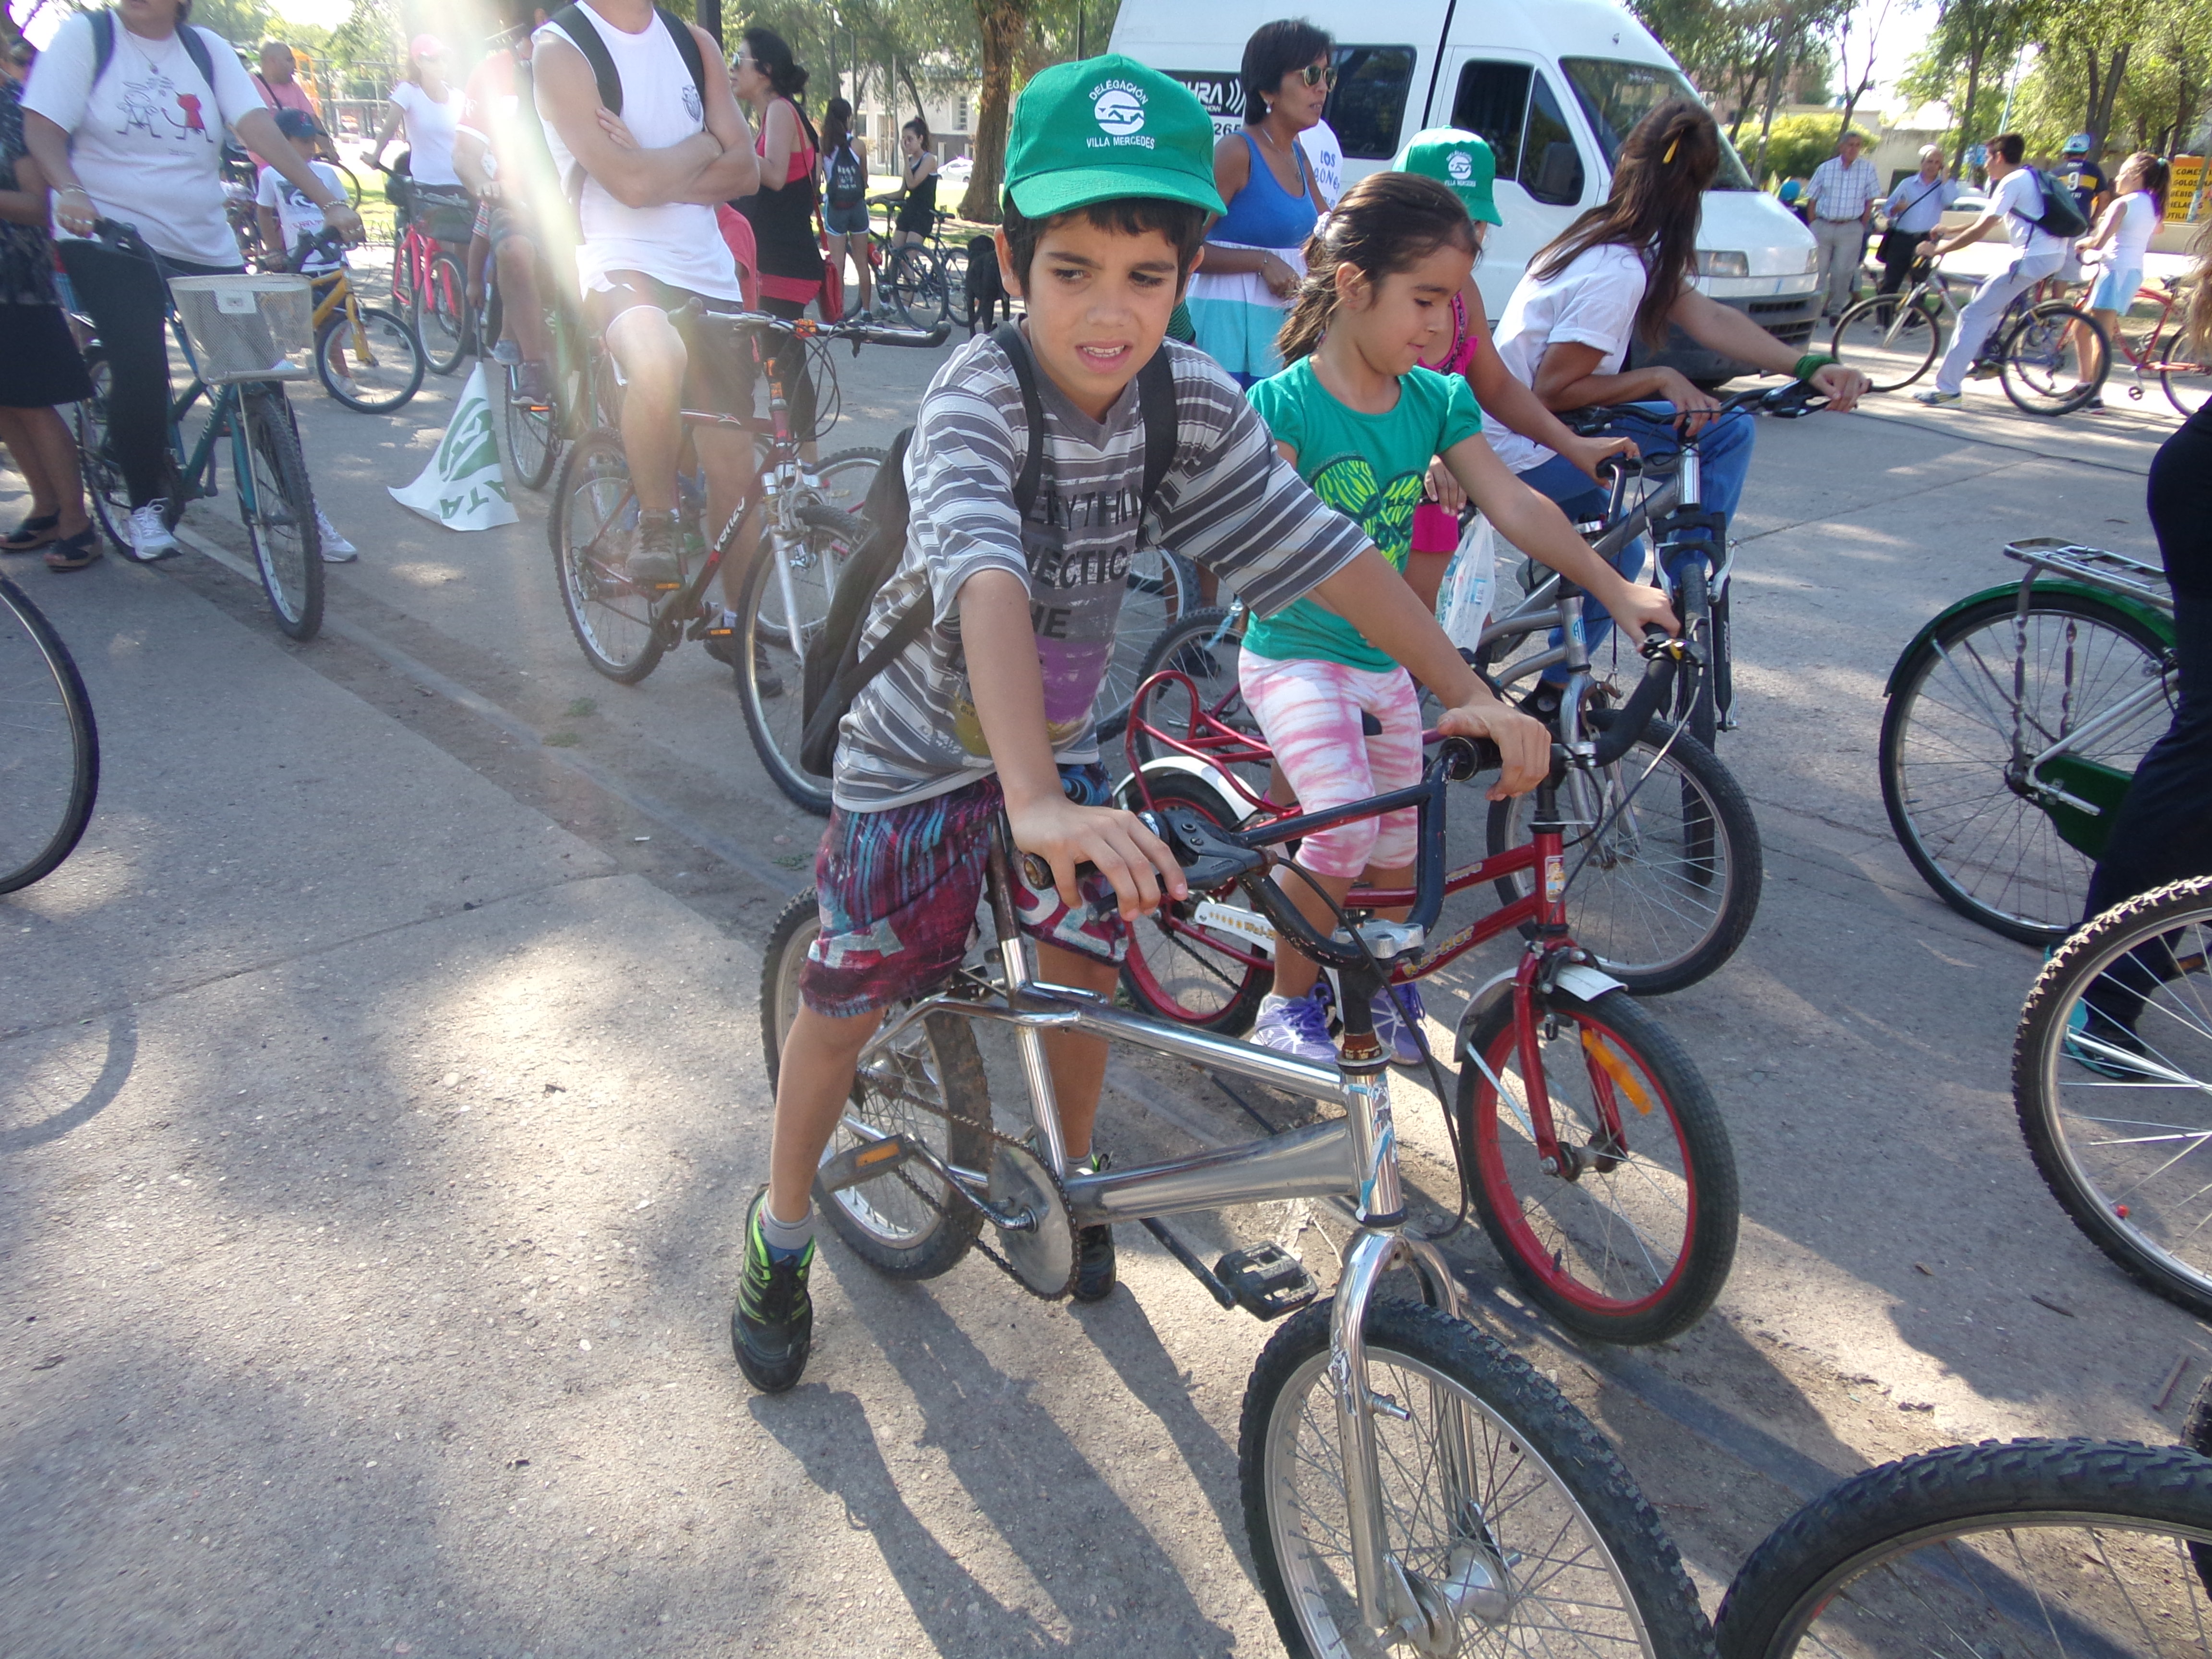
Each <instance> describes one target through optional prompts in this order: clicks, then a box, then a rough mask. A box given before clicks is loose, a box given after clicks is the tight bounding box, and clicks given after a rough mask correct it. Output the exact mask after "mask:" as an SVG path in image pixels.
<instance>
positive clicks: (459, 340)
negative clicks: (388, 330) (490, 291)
mask: <svg viewBox="0 0 2212 1659" xmlns="http://www.w3.org/2000/svg"><path fill="white" fill-rule="evenodd" d="M428 287H429V292H428V296H427V298H428V304H426V305H424V306H423V307H422V309H421V314H420V316H419V317H418V318H417V320H416V337H417V338H418V339H420V340H421V341H422V352H423V356H424V358H425V360H426V361H427V362H428V363H429V365H430V372H431V373H432V374H452V373H453V371H454V370H455V369H457V368H459V367H460V366H461V359H462V358H464V357H465V356H468V355H469V317H468V305H467V302H466V301H465V298H464V297H463V296H465V295H466V294H467V292H468V283H467V282H466V281H465V278H464V277H463V276H462V275H461V267H460V263H459V261H458V260H457V259H455V258H453V255H452V254H450V253H445V252H439V253H435V254H433V255H432V256H431V258H430V270H429V276H428Z"/></svg>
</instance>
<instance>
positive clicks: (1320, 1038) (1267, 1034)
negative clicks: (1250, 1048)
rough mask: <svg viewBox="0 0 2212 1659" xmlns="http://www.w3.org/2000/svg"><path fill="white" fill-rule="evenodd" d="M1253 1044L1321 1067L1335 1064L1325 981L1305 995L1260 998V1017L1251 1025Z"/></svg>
mask: <svg viewBox="0 0 2212 1659" xmlns="http://www.w3.org/2000/svg"><path fill="white" fill-rule="evenodd" d="M1252 1041H1253V1042H1256V1043H1258V1044H1259V1045H1260V1046H1261V1048H1273V1049H1276V1050H1278V1051H1279V1052H1281V1053H1283V1054H1296V1055H1297V1057H1298V1058H1299V1059H1300V1060H1315V1061H1317V1062H1318V1063H1320V1064H1321V1065H1323V1066H1334V1065H1335V1064H1336V1044H1335V1043H1334V1042H1331V1041H1329V1036H1328V989H1327V985H1326V981H1324V982H1323V983H1321V984H1316V986H1315V987H1314V988H1313V989H1312V990H1310V991H1309V992H1308V993H1307V994H1305V995H1304V996H1302V997H1297V998H1295V999H1294V998H1291V997H1279V996H1277V995H1276V994H1274V993H1273V992H1272V991H1270V992H1269V993H1268V994H1267V995H1266V996H1264V997H1262V998H1261V999H1260V1018H1258V1019H1257V1020H1255V1022H1254V1023H1253V1025H1252Z"/></svg>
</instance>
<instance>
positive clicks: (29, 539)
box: [0, 513, 62, 553]
mask: <svg viewBox="0 0 2212 1659" xmlns="http://www.w3.org/2000/svg"><path fill="white" fill-rule="evenodd" d="M61 523H62V515H61V514H60V513H40V514H39V516H38V517H37V518H35V519H26V520H23V522H22V523H21V524H19V525H17V526H15V528H14V529H13V530H11V531H9V532H8V537H7V539H6V540H4V541H0V550H5V551H7V552H9V553H28V552H31V551H33V550H36V549H38V548H41V547H44V546H45V545H46V544H47V543H48V542H51V541H58V540H59V539H60V538H59V537H58V535H56V533H55V532H57V531H58V530H59V529H60V528H61Z"/></svg>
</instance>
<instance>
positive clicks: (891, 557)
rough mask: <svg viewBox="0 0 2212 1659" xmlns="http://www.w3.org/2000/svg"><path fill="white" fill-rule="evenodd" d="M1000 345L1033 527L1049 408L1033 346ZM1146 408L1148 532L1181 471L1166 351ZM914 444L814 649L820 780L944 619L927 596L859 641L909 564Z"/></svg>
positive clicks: (876, 487) (877, 499)
mask: <svg viewBox="0 0 2212 1659" xmlns="http://www.w3.org/2000/svg"><path fill="white" fill-rule="evenodd" d="M991 337H992V339H994V340H995V341H996V342H998V345H999V349H1000V350H1001V351H1004V352H1005V353H1006V356H1007V359H1008V360H1009V361H1010V362H1012V364H1013V368H1014V378H1015V379H1016V380H1018V381H1019V382H1020V384H1021V389H1022V419H1023V422H1024V424H1025V425H1026V426H1027V427H1028V428H1029V431H1028V440H1029V448H1028V452H1027V453H1025V454H1024V456H1023V458H1022V470H1021V472H1020V474H1019V476H1018V477H1016V478H1015V480H1014V507H1015V509H1016V510H1017V511H1018V513H1020V514H1021V517H1022V520H1023V521H1024V523H1026V522H1027V521H1028V520H1029V516H1030V508H1031V507H1034V506H1036V498H1037V489H1038V488H1039V486H1040V485H1041V484H1042V482H1043V476H1044V441H1043V433H1044V400H1043V399H1042V398H1040V397H1039V396H1038V395H1037V383H1036V360H1035V359H1034V358H1032V357H1031V356H1030V348H1029V342H1028V341H1026V340H1024V338H1023V337H1022V333H1021V330H1020V329H1019V328H1018V327H1017V326H1016V325H1014V324H1012V323H1001V324H1000V325H999V326H998V327H997V328H995V329H994V330H992V331H991ZM1137 400H1138V405H1139V409H1140V410H1141V411H1142V413H1143V416H1144V422H1145V491H1144V495H1143V499H1142V505H1141V506H1140V507H1139V509H1138V523H1139V527H1140V533H1141V526H1142V525H1143V522H1144V515H1145V514H1146V513H1150V512H1151V511H1152V502H1153V501H1154V500H1155V499H1156V498H1157V497H1158V495H1159V490H1160V486H1161V484H1162V483H1164V482H1166V479H1167V475H1168V468H1169V467H1170V466H1171V465H1174V464H1175V452H1176V422H1177V419H1178V412H1177V409H1176V384H1175V366H1174V365H1173V364H1172V363H1171V362H1170V361H1169V359H1168V353H1167V350H1166V349H1165V348H1164V347H1163V348H1162V349H1160V350H1158V351H1157V352H1155V353H1153V354H1152V362H1148V363H1146V365H1145V366H1144V368H1142V369H1140V370H1139V371H1138V374H1137ZM913 438H914V428H912V427H908V428H906V430H904V431H903V432H902V433H900V434H899V435H898V436H897V437H896V438H894V439H892V440H891V445H890V452H889V453H887V454H886V455H885V456H884V464H883V466H882V468H881V469H880V470H879V471H878V472H877V474H876V477H875V482H874V483H871V484H870V485H869V486H868V499H867V501H866V504H865V505H864V506H863V507H861V509H860V516H861V519H862V520H863V522H864V523H865V524H866V532H865V533H864V534H863V535H862V536H861V538H860V545H859V546H858V547H856V548H854V550H853V554H852V556H851V558H849V559H848V561H847V562H846V564H845V568H844V571H843V573H842V574H841V575H840V576H839V577H838V580H837V591H836V593H835V594H834V595H833V596H832V597H831V599H830V601H829V617H828V618H827V620H826V621H824V623H823V626H822V631H821V632H820V633H819V634H817V635H815V637H814V638H813V639H812V640H811V641H810V642H809V643H808V645H807V647H806V664H805V693H804V696H805V701H804V702H803V703H802V705H801V708H802V711H803V713H804V714H805V720H806V728H805V736H804V737H802V738H800V739H799V763H800V764H801V765H802V766H804V767H805V769H807V770H808V771H810V772H811V773H813V774H814V775H816V776H817V777H827V776H828V775H829V769H830V766H831V763H833V762H834V760H835V759H836V753H837V726H838V723H839V722H840V721H841V720H843V719H844V718H845V714H846V711H847V710H848V709H849V708H852V706H853V699H854V697H856V696H859V695H860V689H861V688H862V687H863V686H865V685H866V684H867V683H868V682H869V681H870V680H872V679H873V678H876V676H877V675H878V674H880V673H882V672H883V671H884V669H886V668H888V667H890V665H891V664H892V662H893V661H895V660H896V659H897V658H898V656H899V654H900V653H902V652H903V651H904V650H905V649H906V648H907V647H908V646H910V645H912V644H913V643H914V642H915V641H916V640H918V639H920V638H921V636H922V634H923V632H924V631H925V630H926V629H928V627H929V625H930V624H931V623H933V622H935V621H936V620H937V610H936V605H935V604H934V602H933V600H932V599H931V598H930V596H929V592H928V590H927V589H926V588H925V589H924V590H923V591H922V593H921V597H920V598H918V599H915V601H914V603H913V604H912V605H908V607H907V608H906V609H905V610H904V611H902V612H901V613H900V614H899V617H898V619H897V621H896V622H894V623H892V624H891V626H890V631H889V632H888V633H886V634H885V635H884V636H883V638H881V639H880V640H878V641H876V643H875V645H874V646H873V647H872V648H871V649H870V650H869V652H868V654H867V655H866V656H865V657H863V656H861V655H860V635H861V634H862V632H863V631H864V630H865V629H866V626H867V621H868V613H869V611H871V610H872V609H873V608H874V605H875V600H876V594H877V592H878V590H880V589H881V588H882V586H883V585H884V583H885V582H887V581H889V580H890V578H891V576H892V575H893V574H894V573H896V571H897V569H898V568H899V562H900V561H901V560H902V558H904V557H905V556H906V532H907V517H908V511H909V507H910V503H909V502H908V499H907V493H906V454H907V448H908V445H909V444H910V443H911V441H913Z"/></svg>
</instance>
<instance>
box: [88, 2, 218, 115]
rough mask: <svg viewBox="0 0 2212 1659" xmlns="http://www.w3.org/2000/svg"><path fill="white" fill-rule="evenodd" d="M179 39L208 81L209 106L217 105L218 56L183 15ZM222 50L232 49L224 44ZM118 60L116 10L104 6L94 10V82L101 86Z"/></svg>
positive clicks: (193, 64) (201, 77)
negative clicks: (216, 66) (110, 65)
mask: <svg viewBox="0 0 2212 1659" xmlns="http://www.w3.org/2000/svg"><path fill="white" fill-rule="evenodd" d="M177 39H178V40H181V41H183V42H184V43H185V57H187V58H191V60H192V67H193V68H194V69H196V70H198V71H199V72H200V79H201V80H203V81H204V82H207V89H208V94H209V97H210V104H209V107H210V109H212V108H213V107H214V103H213V99H214V97H215V59H214V58H211V57H210V56H209V54H208V43H207V40H206V39H205V38H204V36H203V35H202V34H201V33H200V32H199V30H197V29H196V28H194V27H192V26H191V24H190V23H187V22H185V21H184V20H183V19H182V18H179V19H178V20H177ZM223 50H224V51H226V52H228V51H229V50H230V48H229V46H228V45H225V46H224V47H223ZM114 61H115V11H114V9H113V8H112V7H103V8H102V9H100V10H99V11H96V12H94V13H93V14H92V84H93V85H94V86H95V87H96V86H98V85H99V84H100V76H103V75H105V74H106V73H107V66H108V65H109V64H112V63H113V62H114Z"/></svg>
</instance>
